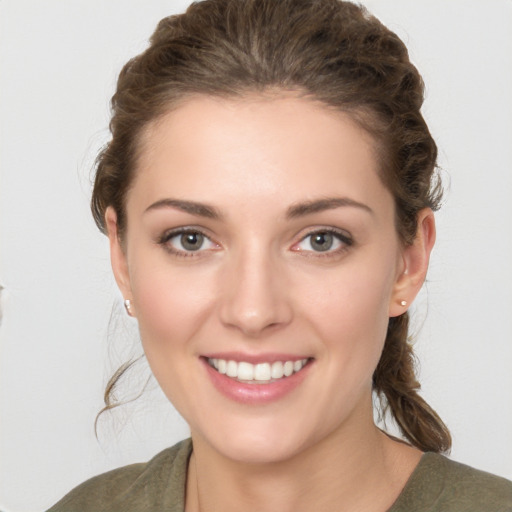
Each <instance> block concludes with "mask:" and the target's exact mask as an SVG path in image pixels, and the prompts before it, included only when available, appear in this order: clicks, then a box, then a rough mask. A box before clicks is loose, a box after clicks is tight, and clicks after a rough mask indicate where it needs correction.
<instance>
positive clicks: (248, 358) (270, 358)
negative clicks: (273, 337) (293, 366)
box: [202, 352, 310, 364]
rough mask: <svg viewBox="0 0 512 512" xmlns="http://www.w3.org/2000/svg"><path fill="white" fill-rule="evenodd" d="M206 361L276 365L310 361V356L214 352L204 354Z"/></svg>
mask: <svg viewBox="0 0 512 512" xmlns="http://www.w3.org/2000/svg"><path fill="white" fill-rule="evenodd" d="M202 357H205V358H206V359H224V360H226V361H236V362H237V363H239V362H241V361H243V362H246V363H251V364H258V363H275V362H276V361H283V362H284V361H300V360H302V359H310V356H308V355H304V354H300V355H298V354H285V353H274V352H273V353H265V354H246V353H243V352H212V353H208V354H203V356H202Z"/></svg>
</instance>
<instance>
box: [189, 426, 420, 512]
mask: <svg viewBox="0 0 512 512" xmlns="http://www.w3.org/2000/svg"><path fill="white" fill-rule="evenodd" d="M367 424H368V425H369V426H368V428H366V429H364V428H363V429H361V428H355V429H353V431H352V432H350V431H347V430H350V429H349V428H348V427H347V428H345V429H339V431H335V432H333V433H332V434H331V435H330V436H328V437H327V438H324V439H322V440H321V441H319V442H318V443H316V444H314V445H313V446H311V447H309V448H307V449H305V450H303V451H301V452H300V453H299V454H297V455H295V456H293V457H291V458H289V459H287V460H283V461H277V462H269V463H264V464H252V463H245V462H240V461H234V460H231V459H227V458H225V457H223V456H222V454H220V453H219V452H217V451H216V450H215V449H214V448H213V447H211V446H210V445H209V444H208V443H207V442H206V441H205V440H204V439H202V438H201V437H200V436H197V435H194V433H192V439H193V444H194V452H193V455H192V459H191V463H190V464H189V473H188V480H187V506H186V510H187V512H220V511H222V512H232V511H233V512H234V511H239V510H244V509H245V510H280V511H283V512H291V511H293V512H305V511H310V510H322V511H325V512H330V511H335V510H336V511H338V510H340V509H341V510H347V511H350V510H357V511H358V512H374V511H375V512H378V511H380V512H382V511H384V510H387V509H388V508H389V507H390V506H391V505H392V504H393V502H394V501H395V499H396V498H397V497H398V495H399V493H400V491H401V490H402V488H403V486H404V485H405V483H406V481H407V479H408V477H409V476H410V474H411V473H412V471H413V470H414V468H415V467H416V465H417V464H418V462H419V459H420V457H421V452H419V451H418V450H415V449H413V448H410V447H409V446H407V445H405V444H403V443H399V442H396V441H393V440H391V439H390V438H389V437H388V436H386V435H385V434H383V433H382V432H381V431H380V430H378V429H377V428H376V427H375V426H374V424H373V421H370V422H368V423H367Z"/></svg>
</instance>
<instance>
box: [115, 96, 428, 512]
mask: <svg viewBox="0 0 512 512" xmlns="http://www.w3.org/2000/svg"><path fill="white" fill-rule="evenodd" d="M378 172H379V167H378V159H377V157H376V153H375V151H374V146H373V141H372V139H371V137H370V136H369V135H368V134H367V133H365V132H364V131H363V130H362V129H361V128H359V127H358V126H357V125H356V124H355V123H354V122H353V121H352V120H351V119H350V118H349V117H348V116H347V115H345V114H342V113H339V112H334V111H332V110H329V109H327V108H326V107H324V106H322V105H321V104H319V103H316V102H314V101H312V100H310V99H305V98H299V97H298V96H295V95H293V94H291V93H288V94H281V95H274V96H265V97H263V96H256V95H254V96H247V97H245V98H243V99H233V100H225V99H223V100H221V99H214V98H209V97H201V96H198V97H195V98H193V99H189V100H187V101H186V102H185V103H183V104H182V105H181V106H179V107H178V108H176V109H175V110H173V111H172V112H170V113H168V114H167V115H165V116H164V117H163V118H162V119H160V120H159V121H158V122H156V123H153V124H152V125H151V126H150V127H149V128H148V129H147V130H146V131H145V133H144V137H143V140H142V148H141V156H140V160H139V164H138V170H137V175H136V178H135V181H134V184H133V187H132V188H131V189H130V191H129V193H128V196H127V200H126V211H127V230H126V233H125V238H124V240H123V241H120V240H119V237H118V233H117V225H116V215H115V212H114V211H113V210H112V209H111V208H109V209H108V210H107V212H106V223H107V227H108V232H109V238H110V245H111V255H112V265H113V269H114V273H115V276H116V280H117V282H118V285H119V287H120V289H121V291H122V293H123V295H124V297H125V298H129V299H130V300H131V301H132V311H133V314H134V315H135V316H136V317H137V320H138V323H139V327H140V333H141V339H142V343H143V347H144V350H145V353H146V356H147V359H148V361H149V364H150V366H151V368H152V371H153V373H154V375H155V377H156V379H157V380H158V382H159V384H160V386H161V387H162V389H163V391H164V392H165V393H166V395H167V396H168V398H169V400H170V401H171V402H172V403H173V404H174V405H175V407H176V408H177V409H178V410H179V411H180V413H181V414H182V415H183V417H184V418H185V419H186V420H187V422H188V424H189V425H190V429H191V435H192V439H193V443H194V453H193V456H192V459H191V463H190V464H189V474H188V484H187V511H193V510H203V511H205V510H219V511H220V510H222V511H224V512H225V511H230V510H240V509H241V507H245V509H246V510H282V511H287V510H290V511H292V510H293V511H302V510H315V509H316V510H323V511H330V510H340V504H342V505H343V507H342V509H343V510H358V511H371V510H375V511H377V510H380V511H382V510H386V509H387V508H388V507H389V506H391V504H392V503H393V501H394V500H395V499H396V497H397V496H398V494H399V493H400V491H401V489H402V488H403V486H404V485H405V482H406V480H407V478H408V477H409V476H410V474H411V472H412V471H413V469H414V467H415V466H416V465H417V463H418V462H419V458H420V456H421V453H420V452H419V451H418V450H416V449H413V448H411V447H409V446H407V445H405V444H403V443H399V442H396V441H394V440H391V439H390V438H389V437H387V436H386V435H384V434H383V433H382V432H380V430H378V429H377V428H376V427H375V425H374V422H373V415H372V399H371V379H372V374H373V372H374V369H375V367H376V365H377V363H378V361H379V358H380V354H381V352H382V348H383V344H384V340H385V335H386V329H387V323H388V320H389V317H392V316H397V315H399V314H402V313H403V312H404V311H405V309H406V307H404V306H402V305H401V304H400V302H401V301H402V300H406V301H407V304H410V302H411V301H412V300H413V299H414V297H415V295H416V294H417V292H418V291H419V289H420V287H421V285H422V283H423V281H424V279H425V274H426V271H427V266H428V260H429V255H430V251H431V249H432V246H433V244H434V239H435V227H434V218H433V214H432V212H431V211H430V210H428V209H426V210H423V211H421V212H420V215H419V223H418V225H419V228H418V233H417V236H416V239H415V241H414V243H413V244H412V245H410V246H406V247H404V246H403V245H402V244H401V243H400V241H399V238H398V235H397V232H396V228H395V221H394V219H395V211H394V201H393V197H392V195H391V193H390V192H389V191H388V190H387V189H386V188H385V187H384V185H383V183H382V181H381V179H380V178H379V175H378ZM326 198H344V200H345V203H346V202H347V201H346V199H347V198H348V199H349V200H350V201H349V203H350V202H351V201H352V202H357V203H358V205H356V206H354V205H353V204H344V205H342V206H338V207H331V208H327V209H320V211H316V212H309V213H304V212H302V213H303V214H302V215H296V216H293V217H290V216H289V215H287V214H289V212H290V208H293V207H294V206H297V205H298V204H310V203H311V202H312V201H318V200H324V199H326ZM168 199H172V200H173V201H175V200H179V201H183V200H186V201H193V202H195V203H201V204H205V205H208V206H209V207H211V208H212V209H214V211H215V212H216V213H218V214H219V218H212V217H208V216H204V215H200V213H204V212H200V211H197V208H196V209H195V210H194V211H192V212H191V211H183V209H182V208H180V207H177V206H176V204H177V203H175V202H174V203H172V204H171V205H170V206H169V202H168V204H167V205H165V206H162V205H161V203H159V202H161V201H162V200H168ZM157 203H159V204H160V206H155V204H157ZM152 205H153V207H151V206H152ZM173 205H174V206H173ZM360 205H363V206H360ZM331 206H332V205H331ZM148 208H149V209H148ZM296 213H297V212H296ZM184 227H186V228H188V229H194V230H196V231H199V232H202V233H204V235H205V236H206V237H207V238H205V242H204V244H203V245H202V246H201V248H200V249H199V250H197V251H188V253H187V252H186V251H185V249H184V247H183V245H180V240H181V238H180V236H178V235H174V236H173V237H169V236H167V239H165V235H166V234H168V233H169V231H173V230H176V229H178V230H179V229H180V228H184ZM333 229H334V230H336V231H337V232H339V233H341V235H342V239H338V238H335V239H334V240H335V242H334V244H333V246H332V248H331V249H329V250H327V251H318V250H314V249H315V248H314V247H313V246H312V245H311V240H312V238H311V233H318V232H326V231H329V230H333ZM174 233H175V231H174ZM347 238H348V239H349V240H351V242H347ZM164 239H165V241H164ZM176 251H178V254H177V253H176ZM214 351H215V352H221V353H222V352H227V351H236V352H241V353H243V354H250V355H261V354H263V355H265V354H272V353H276V352H277V353H284V354H292V355H294V356H299V357H308V358H310V361H311V364H310V365H308V366H309V367H308V368H307V374H305V375H306V376H305V378H304V379H303V380H302V382H301V383H300V384H299V385H298V386H297V387H296V388H295V389H293V390H292V391H291V392H290V393H287V394H286V395H285V396H284V397H281V398H280V399H279V400H274V401H271V402H269V403H264V404H256V405H254V404H243V403H239V402H235V401H233V400H231V399H229V398H227V397H226V396H224V395H223V394H222V393H220V392H219V391H218V390H217V389H216V388H215V387H214V386H213V385H212V382H211V380H210V379H209V378H208V376H207V372H206V371H205V364H204V360H202V359H201V357H202V356H204V354H208V353H212V352H214ZM242 359H243V358H242Z"/></svg>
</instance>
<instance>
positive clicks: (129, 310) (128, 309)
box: [124, 299, 133, 316]
mask: <svg viewBox="0 0 512 512" xmlns="http://www.w3.org/2000/svg"><path fill="white" fill-rule="evenodd" d="M124 309H126V313H127V314H128V316H133V313H132V301H131V300H130V299H125V301H124Z"/></svg>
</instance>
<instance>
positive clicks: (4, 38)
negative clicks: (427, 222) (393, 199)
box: [0, 0, 512, 512]
mask: <svg viewBox="0 0 512 512" xmlns="http://www.w3.org/2000/svg"><path fill="white" fill-rule="evenodd" d="M188 3H189V2H188V1H162V0H160V1H157V0H152V1H145V0H144V1H143V0H109V1H108V2H106V1H104V0H87V1H85V0H83V1H81V0H69V1H65V2H64V1H58V0H46V1H44V2H39V1H36V0H4V1H2V2H0V38H1V39H0V94H1V103H0V166H1V167H0V169H1V175H0V251H1V252H0V284H1V285H3V286H4V287H5V290H4V293H3V298H2V304H3V308H2V309H3V322H2V325H1V328H0V379H1V380H0V407H1V413H0V509H2V510H4V511H6V512H9V511H16V512H23V511H29V510H30V511H33V510H41V509H44V508H45V507H47V506H49V505H50V504H52V503H53V502H55V501H56V500H57V499H58V498H60V497H61V496H62V495H63V494H64V493H65V492H67V491H68V490H69V489H70V488H71V487H73V486H75V485H76V484H78V483H79V482H81V481H83V480H84V479H85V478H87V477H89V476H92V475H94V474H97V473H99V472H102V471H105V470H108V469H110V468H113V467H116V466H119V465H122V464H126V463H129V462H135V461H141V460H147V459H148V458H150V457H151V456H152V455H153V454H154V453H156V452H157V451H158V450H160V449H162V448H163V447H165V446H168V445H171V444H173V443H174V442H175V441H177V440H179V439H181V438H182V437H184V436H186V435H187V428H186V425H185V424H184V422H183V421H182V420H181V419H179V417H178V415H177V413H175V412H174V410H173V409H172V407H171V406H169V405H168V404H167V403H166V401H165V399H164V398H163V397H162V395H161V393H160V392H159V390H158V389H153V391H150V392H149V393H147V395H146V396H145V397H143V398H142V399H141V400H139V401H138V402H137V403H136V404H134V405H131V406H127V407H125V408H123V409H122V410H120V411H118V412H117V413H115V414H113V415H111V416H110V417H105V418H103V420H102V421H101V422H100V428H99V441H97V440H96V438H95V437H94V432H93V421H94V417H95V414H96V412H97V411H98V410H99V408H100V407H101V403H102V402H101V401H102V392H103V386H104V383H105V381H106V379H107V377H108V375H109V374H110V373H111V370H112V369H113V366H114V365H115V364H116V363H117V362H119V360H122V359H123V357H124V356H126V355H127V354H129V353H130V352H133V353H134V354H137V353H138V351H139V350H138V347H137V343H136V341H135V342H133V339H135V338H136V336H135V334H134V325H133V324H131V323H130V320H129V319H127V318H126V317H125V316H124V315H123V314H122V312H121V311H120V308H121V306H120V304H121V302H120V296H119V294H118V292H117V290H116V288H115V286H114V283H113V279H112V277H111V275H110V267H109V260H108V248H107V243H106V239H105V238H104V237H103V236H102V235H100V234H99V233H98V232H97V230H96V228H95V226H94V225H93V222H92V219H91V217H90V214H89V212H88V200H89V195H90V171H91V168H92V164H93V160H94V157H95V154H96V152H97V150H98V148H99V147H100V146H101V145H102V144H103V143H104V142H105V141H106V140H107V137H108V133H107V130H106V127H107V124H108V99H109V98H110V96H111V94H112V92H113V90H114V83H115V79H116V74H117V73H118V72H119V70H120V68H121V65H122V64H123V63H124V62H125V61H126V60H127V59H128V58H129V57H131V56H133V55H134V54H135V53H137V52H138V51H140V50H141V49H142V48H144V46H145V42H146V40H147V38H148V37H149V35H150V33H151V32H152V30H153V28H154V26H155V24H156V22H157V21H158V20H159V19H160V18H161V17H163V16H165V15H168V14H170V13H172V12H177V11H180V10H181V9H182V8H183V7H184V6H185V5H186V4H188ZM364 4H366V5H367V6H368V7H369V8H370V9H371V10H372V11H373V12H374V13H375V14H376V15H377V16H378V17H380V19H381V20H382V21H383V22H384V23H386V24H387V25H388V26H389V27H390V28H391V29H393V30H395V31H396V32H397V33H398V34H399V35H400V36H401V37H402V38H403V39H404V40H405V42H406V44H408V46H409V48H410V53H411V57H412V60H413V62H415V63H416V64H417V65H418V67H419V68H420V71H421V72H422V74H423V76H424V78H425V81H426V83H427V101H426V104H425V109H424V112H425V115H426V117H427V120H428V122H429V123H430V127H431V130H432V132H433V134H434V136H435V137H436V139H437V141H438V144H439V149H440V164H441V165H442V167H443V168H444V169H445V173H444V174H445V178H447V183H451V184H450V186H449V190H448V192H447V194H446V205H445V207H444V209H443V211H442V212H441V213H440V214H439V215H438V242H437V248H436V249H435V251H434V254H433V260H432V263H431V269H430V272H429V279H428V281H429V282H428V285H427V289H426V290H425V291H424V292H423V293H422V295H421V296H420V298H419V300H418V301H417V303H416V306H415V311H416V314H415V317H416V326H417V331H419V332H420V335H419V336H418V341H417V345H416V346H417V353H418V355H419V358H420V362H421V372H420V375H421V381H422V384H423V394H424V396H425V397H426V398H427V400H428V401H429V402H430V403H431V404H432V405H433V406H434V408H435V409H436V410H437V411H438V412H439V414H440V415H441V416H442V417H443V419H444V420H445V421H446V422H447V424H448V426H449V427H450V428H451V431H452V434H453V437H454V448H453V451H452V456H453V458H454V459H457V460H460V461H463V462H466V463H468V464H471V465H473V466H476V467H479V468H482V469H486V470H488V471H491V472H494V473H497V474H500V475H503V476H506V477H508V478H511V479H512V372H511V363H512V315H511V312H512V263H511V254H512V201H511V200H510V197H511V193H512V171H511V165H512V149H511V148H512V100H511V96H510V91H511V90H512V65H511V55H512V2H511V1H510V0H490V1H487V2H476V1H474V2H473V1H467V0H415V1H414V2H412V1H410V0H367V1H366V2H364ZM113 305H114V306H113ZM113 310H114V315H113V320H112V322H111V324H110V326H111V328H110V331H111V332H114V333H115V334H111V336H110V337H109V336H108V325H109V318H110V315H111V312H112V311H113ZM116 311H118V313H116ZM420 329H421V330H420ZM107 341H108V343H107ZM109 343H110V346H111V347H113V348H112V349H110V350H109V349H108V348H107V346H108V344H109ZM145 375H146V373H145V370H144V368H143V366H142V367H141V368H140V370H137V371H136V372H134V374H133V375H132V378H131V380H132V381H134V385H133V386H131V387H130V388H129V389H128V391H127V392H128V393H129V392H130V390H132V391H133V392H136V391H137V389H138V387H137V385H138V384H139V383H140V382H143V381H144V379H145Z"/></svg>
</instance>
